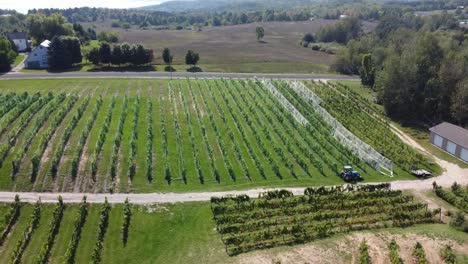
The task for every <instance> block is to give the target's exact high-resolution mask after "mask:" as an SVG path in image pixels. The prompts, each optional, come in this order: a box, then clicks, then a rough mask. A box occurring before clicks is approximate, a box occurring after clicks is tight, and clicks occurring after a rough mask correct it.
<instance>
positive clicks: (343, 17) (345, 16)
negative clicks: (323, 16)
mask: <svg viewBox="0 0 468 264" xmlns="http://www.w3.org/2000/svg"><path fill="white" fill-rule="evenodd" d="M348 17H349V16H348V15H340V19H345V18H348Z"/></svg>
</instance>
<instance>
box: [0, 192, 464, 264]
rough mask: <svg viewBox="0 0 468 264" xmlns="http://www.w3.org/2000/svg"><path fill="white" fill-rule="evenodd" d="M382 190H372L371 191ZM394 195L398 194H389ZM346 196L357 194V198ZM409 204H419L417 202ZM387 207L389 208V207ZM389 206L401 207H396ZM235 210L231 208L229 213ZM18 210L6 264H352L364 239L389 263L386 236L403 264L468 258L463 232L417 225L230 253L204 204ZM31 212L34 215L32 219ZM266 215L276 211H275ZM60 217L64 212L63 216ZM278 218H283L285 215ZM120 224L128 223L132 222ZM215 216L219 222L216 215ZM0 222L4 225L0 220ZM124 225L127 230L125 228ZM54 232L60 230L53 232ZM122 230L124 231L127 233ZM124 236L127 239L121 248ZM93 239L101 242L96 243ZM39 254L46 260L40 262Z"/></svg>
mask: <svg viewBox="0 0 468 264" xmlns="http://www.w3.org/2000/svg"><path fill="white" fill-rule="evenodd" d="M381 192H382V191H376V194H380V193H381ZM371 193H372V192H371ZM371 193H368V194H367V195H370V194H371ZM363 194H365V192H363V193H361V195H363ZM391 194H392V195H393V194H395V193H394V192H393V191H391ZM327 195H330V194H309V196H310V197H311V199H314V200H317V199H320V198H321V197H322V198H326V197H327ZM343 195H345V196H356V195H359V194H343ZM301 197H302V196H297V197H289V198H283V199H281V198H280V199H274V198H273V199H270V200H268V202H267V203H265V205H266V204H272V203H274V204H277V205H278V206H280V205H281V204H282V203H283V201H282V200H284V202H290V201H293V200H298V199H299V200H300V199H302V198H301ZM304 197H307V196H304ZM398 197H399V198H398ZM405 197H411V195H409V194H397V195H396V196H393V198H383V197H381V198H379V199H380V200H379V201H384V200H385V199H394V200H395V199H403V198H404V199H408V198H405ZM264 199H265V198H264ZM255 200H256V201H255V202H253V201H252V202H253V203H255V204H256V203H257V199H255ZM130 202H131V201H130ZM258 202H260V200H258ZM231 203H233V201H232V200H227V201H226V202H225V203H224V202H222V203H221V204H220V206H223V204H224V205H229V208H231V205H230V204H231ZM410 204H411V205H412V206H413V205H414V206H415V205H417V203H416V202H412V203H410ZM12 206H13V204H6V203H2V204H0V212H1V213H2V214H3V213H6V212H8V211H10V208H12ZM392 206H393V205H390V204H389V205H388V206H387V207H392ZM394 206H402V205H401V204H398V205H397V204H395V205H394ZM408 206H410V205H408ZM215 207H216V206H215ZM235 207H236V206H234V208H231V209H232V210H234V209H235ZM299 207H300V208H304V209H305V208H309V207H310V206H307V205H306V204H303V205H299ZM299 207H295V208H296V209H298V208H299ZM371 207H372V206H370V207H369V206H367V207H366V205H364V204H362V205H358V207H357V208H360V209H362V210H358V211H359V214H360V215H361V217H363V219H364V218H365V216H364V215H365V211H366V210H365V208H367V209H370V208H371ZM18 208H19V210H18V211H19V214H18V217H17V220H16V221H14V224H12V228H11V229H10V230H9V231H8V236H6V237H5V239H4V240H3V241H2V242H1V243H0V259H2V260H6V263H9V262H10V260H12V257H13V256H18V255H17V254H14V252H20V253H21V254H20V255H21V256H20V257H19V258H18V259H19V261H20V262H21V263H33V262H34V261H36V260H38V259H39V256H41V257H42V259H46V261H48V263H91V261H92V259H93V258H94V259H95V260H96V259H97V258H98V259H99V260H100V261H98V262H101V263H154V262H157V263H169V262H171V263H188V262H190V261H193V259H197V260H199V261H201V262H202V263H255V262H258V261H259V260H263V261H265V262H268V263H270V262H274V261H279V260H281V261H282V262H285V263H297V262H298V261H300V262H303V261H307V260H309V261H310V260H313V259H315V260H322V261H321V263H322V262H326V261H331V262H333V263H349V262H351V259H353V257H354V255H356V254H357V253H358V247H357V246H355V245H358V244H359V243H361V241H363V240H367V242H368V245H369V253H370V256H371V258H372V259H373V260H378V259H380V261H383V262H384V263H387V262H388V258H389V257H388V255H389V249H388V247H387V245H388V243H390V240H391V239H395V240H396V242H397V243H398V245H399V247H400V249H399V251H398V254H399V256H400V257H401V258H403V259H404V260H405V261H408V260H411V259H412V255H411V252H412V249H413V248H414V246H415V243H416V241H417V242H420V243H421V244H422V245H423V248H424V250H425V251H426V254H427V255H428V258H429V259H430V260H431V263H441V262H440V258H441V257H440V250H441V249H442V248H444V247H445V246H446V245H451V246H452V248H453V249H454V252H455V253H456V255H457V257H458V258H459V259H460V261H462V260H466V257H467V256H466V249H467V247H468V237H467V235H466V234H465V233H463V232H459V231H456V230H455V229H452V228H450V227H449V226H448V225H446V224H419V225H414V226H409V227H406V228H396V227H387V228H377V229H373V230H367V229H368V228H366V227H364V230H361V231H359V232H357V231H351V232H349V233H346V234H336V235H334V236H332V237H330V238H321V239H314V240H313V241H311V242H305V243H304V241H302V242H298V243H299V245H284V246H279V247H275V248H271V249H265V250H258V251H253V252H248V253H243V254H239V255H235V256H229V255H228V254H227V253H226V251H225V246H224V245H223V238H226V235H225V236H220V235H219V233H218V231H217V230H216V222H215V220H213V214H212V205H210V203H209V202H197V203H193V202H192V203H178V204H155V205H146V206H137V205H131V204H128V205H126V204H119V205H116V204H112V205H110V204H84V203H81V204H63V205H62V206H60V205H59V204H55V205H54V204H22V203H19V206H18ZM35 208H36V210H35V211H36V213H35V214H33V211H34V209H35ZM37 208H38V209H37ZM278 210H280V211H281V210H282V209H278ZM125 211H127V212H128V211H130V212H131V214H130V218H125V217H124V216H125V215H129V214H125V213H124V212H125ZM267 211H268V212H273V211H274V210H273V211H271V210H267ZM328 211H330V210H328ZM331 211H333V210H331ZM331 211H330V212H331ZM57 212H61V214H58V213H57ZM246 212H247V211H246ZM324 212H325V211H324ZM335 212H336V213H343V212H345V211H342V210H337V211H335ZM419 212H424V210H422V211H420V210H418V211H416V212H412V213H410V214H411V215H416V214H418V213H419ZM33 215H36V216H37V217H36V219H37V220H36V224H35V225H34V228H33V229H32V230H33V231H32V232H30V235H28V236H27V237H28V240H27V242H26V240H24V239H22V237H23V232H24V231H26V230H28V229H29V227H30V226H31V225H32V223H33V221H32V220H33V219H34V217H33ZM379 215H384V214H379ZM58 216H59V217H58ZM283 217H287V214H285V215H284V216H283ZM124 219H129V221H125V220H124ZM218 219H220V218H219V217H218ZM275 219H276V218H275ZM278 219H279V218H278ZM436 220H437V217H436ZM2 221H5V220H4V219H3V218H2ZM330 221H331V220H330ZM125 222H127V223H128V225H125V224H124V223H125ZM52 223H55V224H54V225H53V224H52ZM314 223H315V222H314ZM126 226H128V229H127V228H126ZM3 227H4V225H3V222H2V223H1V224H0V232H1V233H2V234H3V233H4V230H5V229H4V228H3ZM52 227H57V228H56V229H55V228H54V229H53V228H52ZM53 230H55V232H53ZM123 230H128V232H124V231H123ZM124 233H125V234H127V235H124ZM124 237H126V240H125V241H126V242H125V243H124ZM72 238H73V239H72ZM18 241H20V242H18ZM46 241H52V242H48V245H50V246H49V247H48V250H46V249H45V248H46V247H44V246H43V245H45V244H46ZM98 241H101V243H97V242H98ZM18 245H23V246H21V247H20V248H21V250H20V251H15V248H17V247H18ZM47 251H48V254H44V253H47ZM464 254H465V255H464ZM44 256H46V257H45V258H44ZM96 257H97V258H96ZM327 259H328V260H327ZM437 261H439V262H437ZM461 263H463V262H461Z"/></svg>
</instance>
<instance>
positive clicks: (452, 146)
mask: <svg viewBox="0 0 468 264" xmlns="http://www.w3.org/2000/svg"><path fill="white" fill-rule="evenodd" d="M429 131H430V132H431V136H430V140H431V143H432V144H434V145H435V146H437V147H438V148H441V149H443V150H444V151H446V152H448V153H450V154H452V155H454V156H456V157H457V158H459V159H461V160H463V161H465V162H468V130H466V129H464V128H462V127H459V126H456V125H453V124H450V123H447V122H444V123H441V124H439V125H437V126H435V127H432V128H430V129H429Z"/></svg>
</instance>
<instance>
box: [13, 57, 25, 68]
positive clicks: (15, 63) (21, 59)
mask: <svg viewBox="0 0 468 264" xmlns="http://www.w3.org/2000/svg"><path fill="white" fill-rule="evenodd" d="M23 60H24V55H23V54H18V56H16V58H15V61H14V62H13V64H12V65H11V68H15V67H16V66H18V64H20V63H21V62H22V61H23Z"/></svg>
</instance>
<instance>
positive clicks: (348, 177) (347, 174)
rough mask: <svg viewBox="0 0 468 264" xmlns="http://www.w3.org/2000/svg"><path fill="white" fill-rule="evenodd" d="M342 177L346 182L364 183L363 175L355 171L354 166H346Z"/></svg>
mask: <svg viewBox="0 0 468 264" xmlns="http://www.w3.org/2000/svg"><path fill="white" fill-rule="evenodd" d="M340 177H341V178H342V179H343V180H344V181H345V182H357V181H362V177H361V174H359V172H357V171H355V170H353V167H352V166H344V167H343V171H342V172H341V174H340Z"/></svg>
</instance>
